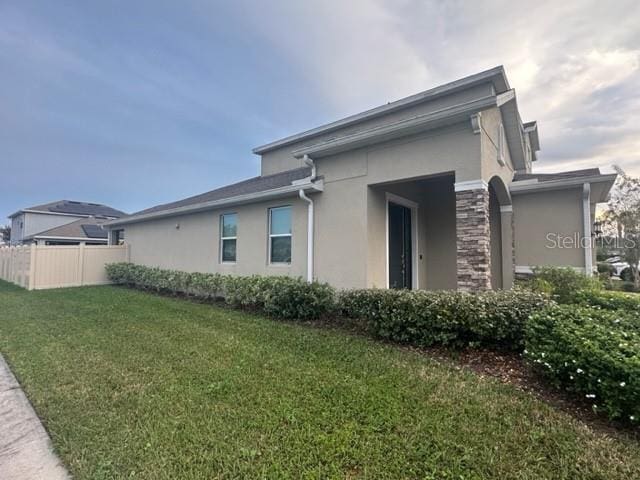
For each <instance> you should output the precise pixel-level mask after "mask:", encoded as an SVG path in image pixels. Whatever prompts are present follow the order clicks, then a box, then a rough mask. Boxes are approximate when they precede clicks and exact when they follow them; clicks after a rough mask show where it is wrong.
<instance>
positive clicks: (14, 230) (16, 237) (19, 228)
mask: <svg viewBox="0 0 640 480" xmlns="http://www.w3.org/2000/svg"><path fill="white" fill-rule="evenodd" d="M23 237H24V213H23V214H21V215H16V216H15V217H13V218H12V219H11V239H10V242H11V244H12V245H16V244H18V243H20V242H21V241H22V238H23Z"/></svg>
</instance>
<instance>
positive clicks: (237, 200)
mask: <svg viewBox="0 0 640 480" xmlns="http://www.w3.org/2000/svg"><path fill="white" fill-rule="evenodd" d="M301 188H303V189H304V190H305V191H307V190H308V191H311V192H322V191H323V190H324V182H323V180H322V179H318V180H316V181H315V182H310V183H308V184H306V185H286V186H284V187H279V188H274V189H271V190H265V191H262V192H257V193H248V194H245V195H237V196H235V197H229V198H222V199H220V200H212V201H210V202H202V203H196V204H193V205H186V206H184V207H176V208H171V209H168V210H161V211H159V212H151V213H147V214H141V215H131V216H129V217H124V218H120V219H117V220H112V221H110V222H105V223H103V225H104V226H105V227H107V228H112V227H114V226H117V225H126V224H128V223H137V222H142V221H145V220H153V219H156V218H164V217H172V216H176V215H184V214H186V213H195V212H201V211H205V210H215V209H217V208H221V207H229V206H233V205H243V204H245V203H255V202H259V201H263V200H269V199H275V198H279V197H284V196H288V195H292V194H295V195H297V194H298V191H299V190H300V189H301Z"/></svg>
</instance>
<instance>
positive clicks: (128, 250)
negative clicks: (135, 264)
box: [124, 243, 131, 263]
mask: <svg viewBox="0 0 640 480" xmlns="http://www.w3.org/2000/svg"><path fill="white" fill-rule="evenodd" d="M124 251H125V254H124V258H125V259H126V260H125V261H126V262H127V263H131V247H130V245H129V244H128V243H125V244H124Z"/></svg>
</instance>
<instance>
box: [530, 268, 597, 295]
mask: <svg viewBox="0 0 640 480" xmlns="http://www.w3.org/2000/svg"><path fill="white" fill-rule="evenodd" d="M533 273H534V278H533V281H532V283H531V287H532V288H533V289H534V290H539V291H543V292H545V293H551V295H552V296H553V299H554V300H557V301H558V302H559V303H572V299H573V295H574V294H575V293H576V292H579V291H583V290H589V291H599V290H602V283H601V282H600V280H598V279H597V278H595V277H587V276H586V275H585V274H584V273H581V272H577V271H576V270H574V269H573V268H571V267H550V266H549V267H546V266H545V267H536V268H534V269H533Z"/></svg>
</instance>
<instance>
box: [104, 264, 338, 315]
mask: <svg viewBox="0 0 640 480" xmlns="http://www.w3.org/2000/svg"><path fill="white" fill-rule="evenodd" d="M106 270H107V275H108V276H109V279H110V280H111V281H112V282H114V283H116V284H121V285H127V286H132V287H136V288H141V289H145V290H153V291H156V292H164V293H172V294H186V295H193V296H196V297H199V298H208V299H220V298H224V301H225V302H226V303H227V304H229V305H231V306H234V307H239V308H246V309H251V310H259V311H262V312H264V313H266V314H267V315H271V316H274V317H279V318H286V319H301V320H310V319H317V318H320V317H321V316H323V315H325V314H326V313H328V312H329V311H330V310H332V309H333V307H334V304H335V300H334V295H335V291H334V290H333V288H331V287H330V286H329V285H327V284H325V283H318V282H313V283H307V282H305V281H303V280H301V279H296V278H291V277H261V276H257V275H255V276H250V277H239V276H231V275H220V274H216V273H213V274H209V273H188V272H180V271H175V270H165V269H160V268H152V267H145V266H142V265H134V264H131V263H112V264H109V265H107V266H106Z"/></svg>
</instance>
